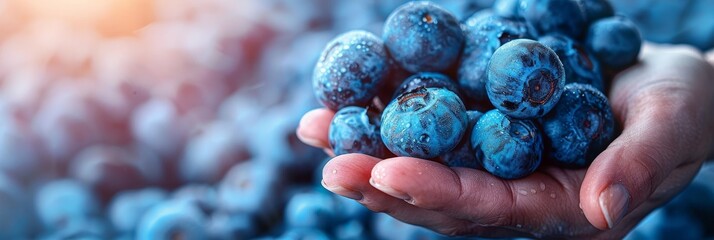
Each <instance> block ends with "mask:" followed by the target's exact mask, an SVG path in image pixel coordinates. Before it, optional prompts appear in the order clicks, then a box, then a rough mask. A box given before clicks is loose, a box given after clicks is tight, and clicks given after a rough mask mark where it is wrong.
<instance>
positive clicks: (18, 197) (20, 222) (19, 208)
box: [0, 174, 73, 239]
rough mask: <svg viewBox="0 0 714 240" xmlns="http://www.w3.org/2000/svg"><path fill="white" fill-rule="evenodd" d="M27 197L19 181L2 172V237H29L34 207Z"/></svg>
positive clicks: (0, 228)
mask: <svg viewBox="0 0 714 240" xmlns="http://www.w3.org/2000/svg"><path fill="white" fill-rule="evenodd" d="M27 197H28V196H27V193H26V192H25V191H24V189H22V186H21V185H20V184H19V183H18V182H16V181H15V180H13V179H11V178H9V177H7V176H6V175H4V174H0V219H2V220H1V221H0V239H29V237H28V234H29V233H30V231H29V230H30V227H31V225H30V219H31V218H30V216H31V211H32V208H31V207H30V206H29V204H27ZM70 205H73V204H70Z"/></svg>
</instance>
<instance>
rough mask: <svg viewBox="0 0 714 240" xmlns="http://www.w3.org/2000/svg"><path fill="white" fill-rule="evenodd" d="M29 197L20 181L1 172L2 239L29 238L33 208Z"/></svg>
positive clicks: (0, 223) (0, 219)
mask: <svg viewBox="0 0 714 240" xmlns="http://www.w3.org/2000/svg"><path fill="white" fill-rule="evenodd" d="M27 198H28V196H27V193H26V192H25V191H24V189H22V186H21V185H20V184H19V183H17V182H16V181H15V180H13V179H12V178H9V177H7V176H6V175H4V174H2V173H0V239H29V236H28V234H29V233H30V227H31V225H30V220H31V218H30V216H31V211H32V208H31V207H30V206H29V204H27V201H28V199H27Z"/></svg>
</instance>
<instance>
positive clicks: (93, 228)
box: [41, 219, 111, 240]
mask: <svg viewBox="0 0 714 240" xmlns="http://www.w3.org/2000/svg"><path fill="white" fill-rule="evenodd" d="M110 229H111V227H110V226H109V225H108V224H107V223H106V222H105V221H103V220H102V219H85V220H82V221H81V222H78V223H76V224H73V225H71V226H67V227H65V228H62V229H59V230H57V231H52V232H49V233H46V236H43V237H42V238H41V239H43V240H68V239H82V240H103V239H108V238H109V237H110V236H111V235H110V234H111V230H110Z"/></svg>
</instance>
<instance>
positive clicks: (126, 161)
mask: <svg viewBox="0 0 714 240" xmlns="http://www.w3.org/2000/svg"><path fill="white" fill-rule="evenodd" d="M133 157H134V156H133V155H132V153H131V152H130V151H128V150H127V149H124V148H121V147H117V146H108V145H96V146H91V147H88V148H85V149H84V150H82V151H81V152H79V153H78V154H77V156H76V157H75V159H74V160H73V161H72V163H71V166H70V175H71V176H72V177H73V178H75V179H77V180H79V181H81V182H83V183H84V184H85V185H87V186H89V187H90V188H91V189H92V190H93V191H94V192H95V193H96V194H97V197H99V198H100V200H102V201H103V202H104V201H108V200H110V199H111V198H112V197H113V196H114V194H116V193H118V192H120V191H123V190H130V189H137V188H140V187H142V186H144V185H145V184H146V183H147V180H146V178H145V176H144V173H143V172H142V170H141V169H140V168H139V164H140V162H138V161H136V159H134V158H133Z"/></svg>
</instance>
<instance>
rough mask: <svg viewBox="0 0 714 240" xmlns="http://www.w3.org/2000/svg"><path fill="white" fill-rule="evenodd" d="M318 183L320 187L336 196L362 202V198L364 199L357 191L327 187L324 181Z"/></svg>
mask: <svg viewBox="0 0 714 240" xmlns="http://www.w3.org/2000/svg"><path fill="white" fill-rule="evenodd" d="M320 183H321V184H322V186H323V187H324V188H325V189H327V190H328V191H330V192H333V193H335V194H337V195H341V196H343V197H346V198H350V199H353V200H357V201H359V200H362V198H364V196H363V195H362V193H360V192H358V191H352V190H349V189H347V188H344V187H342V186H328V185H327V184H326V183H325V181H324V180H323V181H321V182H320Z"/></svg>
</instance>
